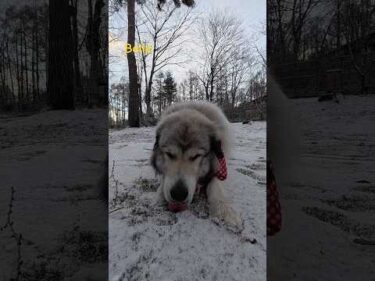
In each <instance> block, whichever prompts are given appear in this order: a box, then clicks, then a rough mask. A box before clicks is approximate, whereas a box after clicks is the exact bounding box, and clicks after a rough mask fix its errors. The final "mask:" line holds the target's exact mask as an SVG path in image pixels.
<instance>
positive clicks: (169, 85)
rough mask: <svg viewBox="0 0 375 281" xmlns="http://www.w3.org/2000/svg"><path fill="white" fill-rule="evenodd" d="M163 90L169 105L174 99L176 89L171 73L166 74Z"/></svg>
mask: <svg viewBox="0 0 375 281" xmlns="http://www.w3.org/2000/svg"><path fill="white" fill-rule="evenodd" d="M163 89H164V93H165V98H166V100H167V104H168V105H171V104H172V102H173V101H174V99H175V97H176V92H177V87H176V82H175V81H174V78H173V76H172V73H171V72H169V71H168V72H167V73H166V77H165V79H164V86H163Z"/></svg>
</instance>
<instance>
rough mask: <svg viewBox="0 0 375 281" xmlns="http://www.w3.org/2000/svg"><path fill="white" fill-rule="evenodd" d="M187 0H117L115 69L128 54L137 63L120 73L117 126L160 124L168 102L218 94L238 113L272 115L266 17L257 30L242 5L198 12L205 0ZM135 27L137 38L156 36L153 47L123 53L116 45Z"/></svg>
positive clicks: (112, 28) (115, 95) (113, 91)
mask: <svg viewBox="0 0 375 281" xmlns="http://www.w3.org/2000/svg"><path fill="white" fill-rule="evenodd" d="M131 2H133V3H131ZM185 2H186V3H185ZM196 2H197V1H196ZM176 3H177V4H176ZM183 4H185V5H181V3H180V2H179V1H153V0H145V1H127V2H126V1H125V2H122V1H118V0H113V1H110V4H109V23H110V24H109V45H110V50H109V52H110V57H109V75H110V77H111V74H113V73H114V72H116V71H118V70H115V69H114V67H113V66H112V64H115V63H118V61H119V60H121V59H122V58H125V56H126V60H125V62H126V63H128V64H129V59H130V62H131V63H130V65H131V66H132V69H133V70H130V68H129V67H128V68H127V70H126V71H125V72H123V74H122V77H121V79H120V81H115V82H113V83H110V89H109V106H110V110H109V118H110V126H112V127H122V126H126V125H130V126H133V127H138V126H140V125H154V124H155V123H156V121H157V119H158V117H159V116H160V114H161V113H162V112H163V110H164V109H165V108H166V107H167V106H169V105H171V104H172V103H174V102H178V101H187V100H207V101H211V102H214V103H216V104H218V105H219V106H220V107H221V108H222V109H223V110H224V111H225V113H226V115H227V116H228V118H229V119H231V120H232V121H244V120H246V119H249V118H250V115H257V117H256V118H257V119H263V120H264V118H265V108H266V107H265V96H266V59H265V54H264V53H265V50H262V49H260V48H259V46H257V45H256V44H255V43H254V42H255V41H256V39H258V38H259V37H261V36H265V23H264V24H263V26H261V27H260V28H258V30H256V31H253V32H249V29H246V28H244V23H243V22H242V21H241V19H240V18H239V17H238V16H236V14H234V13H230V12H227V11H225V10H223V9H212V10H211V11H205V12H204V14H199V13H197V12H195V9H196V7H195V4H199V3H195V2H193V1H183ZM131 5H133V6H132V7H131V8H129V7H130V6H131ZM133 8H134V12H133ZM131 15H134V26H133V31H132V28H131V27H132V24H129V22H131V17H130V20H129V16H131ZM118 18H120V20H119V19H118ZM264 18H265V17H264ZM118 22H121V23H120V24H118ZM116 24H117V25H116ZM131 31H132V32H131ZM129 32H130V33H131V34H130V37H134V38H133V39H134V40H133V41H134V42H133V44H132V45H133V46H134V45H140V44H143V45H147V44H151V45H152V47H153V48H152V52H151V53H147V52H144V51H141V52H132V53H130V54H125V52H118V53H115V47H114V46H117V48H121V47H123V45H121V44H124V43H125V42H127V43H130V42H131V40H129ZM126 33H127V36H125V34H126ZM129 55H130V58H129ZM131 55H134V57H132V56H131ZM181 69H183V70H184V71H182V72H183V73H182V74H181ZM177 70H178V71H177ZM115 74H116V75H118V74H117V73H115ZM134 74H135V75H134ZM133 75H134V76H135V77H132V76H133ZM132 80H134V81H133V84H134V85H132ZM253 112H255V113H256V114H251V113H253Z"/></svg>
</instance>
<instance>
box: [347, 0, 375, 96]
mask: <svg viewBox="0 0 375 281" xmlns="http://www.w3.org/2000/svg"><path fill="white" fill-rule="evenodd" d="M343 6H344V7H343V9H342V15H341V18H342V21H341V23H342V25H343V26H342V27H341V28H342V29H341V30H342V31H343V36H344V38H345V41H346V45H347V49H348V51H349V55H350V59H351V62H352V65H353V67H354V69H355V71H356V72H357V74H358V76H359V80H360V92H361V94H365V93H367V89H366V88H367V87H366V83H367V81H366V79H367V77H368V75H369V73H370V72H371V69H372V66H373V63H372V60H373V57H371V56H373V53H372V54H371V52H370V50H371V46H372V45H373V32H374V28H375V22H374V11H375V4H374V3H373V1H370V0H360V1H353V2H352V1H350V2H349V3H345V4H344V5H343Z"/></svg>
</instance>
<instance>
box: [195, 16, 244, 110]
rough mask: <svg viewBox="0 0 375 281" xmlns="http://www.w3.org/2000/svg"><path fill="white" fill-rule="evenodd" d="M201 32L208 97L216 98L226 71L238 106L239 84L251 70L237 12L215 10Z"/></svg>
mask: <svg viewBox="0 0 375 281" xmlns="http://www.w3.org/2000/svg"><path fill="white" fill-rule="evenodd" d="M199 34H200V42H201V45H202V50H203V54H202V57H201V58H200V66H201V73H200V75H199V79H200V81H201V82H202V84H203V87H204V91H205V98H206V100H209V101H213V100H214V94H215V90H216V89H215V87H216V86H217V83H218V82H219V79H220V80H222V79H223V73H225V74H226V75H228V76H227V77H229V79H230V86H229V87H230V94H231V96H232V104H233V106H234V100H235V95H236V93H237V90H238V86H239V85H240V84H241V83H242V81H243V78H244V74H245V72H246V71H247V65H246V64H245V63H244V61H245V60H246V59H248V57H249V50H248V48H247V46H246V45H247V44H246V43H247V42H246V37H245V36H244V32H243V29H242V27H241V22H240V21H239V20H237V18H236V17H235V16H234V15H230V14H229V15H228V14H224V13H223V12H214V13H211V14H210V15H209V17H208V18H207V19H203V20H202V21H201V22H200V23H199ZM225 68H226V70H225V71H223V70H224V69H225ZM227 77H225V78H227Z"/></svg>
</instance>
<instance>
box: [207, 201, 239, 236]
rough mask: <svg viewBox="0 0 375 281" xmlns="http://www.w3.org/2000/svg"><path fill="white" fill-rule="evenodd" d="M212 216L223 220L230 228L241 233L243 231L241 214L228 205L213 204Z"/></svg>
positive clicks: (211, 207)
mask: <svg viewBox="0 0 375 281" xmlns="http://www.w3.org/2000/svg"><path fill="white" fill-rule="evenodd" d="M210 216H212V217H214V218H217V219H219V220H222V221H223V222H225V223H226V224H227V225H228V226H230V227H232V228H234V229H236V230H238V231H241V230H242V229H243V221H242V219H241V217H240V215H239V214H237V212H236V211H235V210H233V209H232V208H231V207H230V206H229V205H228V204H225V203H222V204H212V205H211V206H210Z"/></svg>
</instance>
